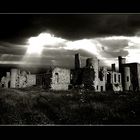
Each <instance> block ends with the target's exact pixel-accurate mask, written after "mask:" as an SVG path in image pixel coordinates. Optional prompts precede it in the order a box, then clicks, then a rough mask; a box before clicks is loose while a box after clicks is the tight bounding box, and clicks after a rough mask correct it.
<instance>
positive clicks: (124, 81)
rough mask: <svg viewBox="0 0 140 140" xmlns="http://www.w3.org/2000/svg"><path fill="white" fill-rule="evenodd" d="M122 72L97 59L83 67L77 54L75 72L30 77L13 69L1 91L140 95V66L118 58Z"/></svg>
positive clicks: (63, 70)
mask: <svg viewBox="0 0 140 140" xmlns="http://www.w3.org/2000/svg"><path fill="white" fill-rule="evenodd" d="M118 63H119V71H117V70H116V68H115V64H112V66H111V70H108V69H107V67H105V66H101V65H100V61H99V60H98V59H97V57H93V58H87V59H86V65H85V66H84V67H81V59H80V54H75V68H74V69H66V68H60V67H55V68H46V69H45V72H42V73H38V74H37V73H36V74H31V73H30V72H28V71H25V70H21V69H18V68H12V69H11V70H10V71H9V72H5V75H4V76H2V77H1V81H0V87H4V88H25V87H30V86H39V87H42V88H46V89H51V90H68V89H71V88H83V89H88V90H93V91H96V92H101V91H109V90H112V91H129V90H132V91H138V90H140V64H138V63H126V61H125V58H122V57H121V56H119V57H118Z"/></svg>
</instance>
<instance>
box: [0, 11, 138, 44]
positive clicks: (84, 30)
mask: <svg viewBox="0 0 140 140" xmlns="http://www.w3.org/2000/svg"><path fill="white" fill-rule="evenodd" d="M0 19H1V22H0V40H7V41H8V40H9V41H13V42H20V43H26V42H25V41H26V39H27V38H29V37H31V36H37V35H38V34H40V33H41V32H45V31H49V32H52V33H54V34H56V36H60V37H63V38H66V39H69V40H77V39H82V38H92V37H100V36H111V35H135V33H136V32H138V31H139V29H140V15H125V14H124V15H122V14H119V15H116V14H115V15H113V14H112V15H111V14H104V15H103V14H102V15H101V14H98V15H97V14H96V15H94V14H42V15H41V14H32V15H31V14H25V15H24V14H21V15H20V14H18V15H16V14H15V15H12V14H10V15H3V14H1V15H0Z"/></svg>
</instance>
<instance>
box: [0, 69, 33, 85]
mask: <svg viewBox="0 0 140 140" xmlns="http://www.w3.org/2000/svg"><path fill="white" fill-rule="evenodd" d="M33 85H36V75H33V74H30V72H27V71H24V70H23V71H22V70H20V69H11V71H10V72H6V76H3V77H2V78H1V81H0V86H1V87H5V88H24V87H29V86H33Z"/></svg>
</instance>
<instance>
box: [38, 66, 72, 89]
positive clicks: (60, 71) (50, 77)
mask: <svg viewBox="0 0 140 140" xmlns="http://www.w3.org/2000/svg"><path fill="white" fill-rule="evenodd" d="M36 85H37V86H41V87H43V88H46V89H51V90H68V89H69V85H70V69H65V68H59V67H56V68H48V69H46V72H45V73H43V74H37V75H36Z"/></svg>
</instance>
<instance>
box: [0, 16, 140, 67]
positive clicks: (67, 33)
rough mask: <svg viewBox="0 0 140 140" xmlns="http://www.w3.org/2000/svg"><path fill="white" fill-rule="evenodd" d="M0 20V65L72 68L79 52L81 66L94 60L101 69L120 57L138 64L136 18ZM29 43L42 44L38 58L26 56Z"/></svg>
mask: <svg viewBox="0 0 140 140" xmlns="http://www.w3.org/2000/svg"><path fill="white" fill-rule="evenodd" d="M0 19H1V20H0V64H7V65H8V64H19V65H21V64H25V65H40V66H48V65H51V66H63V67H68V68H72V67H73V66H74V54H75V53H78V52H79V53H80V55H81V60H82V66H84V65H85V60H86V58H88V57H94V56H96V57H98V59H100V60H101V62H102V64H104V65H111V63H116V64H117V56H119V55H121V56H123V57H126V59H127V62H138V63H140V15H138V14H137V15H134V14H131V15H128V14H118V15H117V14H102V15H101V14H96V15H95V14H63V15H62V14H32V15H31V14H25V15H24V14H0ZM42 36H43V39H44V40H43V41H42V40H41V39H42V38H41V37H42ZM30 39H33V40H34V41H35V42H39V41H40V40H41V41H42V42H43V44H42V43H41V44H38V47H43V49H42V51H41V55H39V56H38V55H35V54H28V53H27V52H28V51H29V50H28V46H29V45H31V44H29V40H30ZM36 44H37V43H35V46H36Z"/></svg>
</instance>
